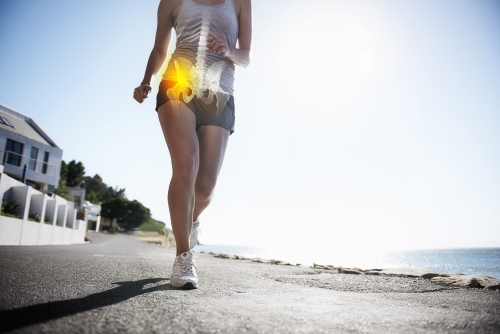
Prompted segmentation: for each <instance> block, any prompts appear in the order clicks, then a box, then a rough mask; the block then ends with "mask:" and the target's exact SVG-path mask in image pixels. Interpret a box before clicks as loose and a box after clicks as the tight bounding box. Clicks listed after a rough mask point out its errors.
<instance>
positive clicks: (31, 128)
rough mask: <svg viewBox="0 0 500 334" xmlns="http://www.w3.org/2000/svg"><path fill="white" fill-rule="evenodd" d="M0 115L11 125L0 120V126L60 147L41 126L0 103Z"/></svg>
mask: <svg viewBox="0 0 500 334" xmlns="http://www.w3.org/2000/svg"><path fill="white" fill-rule="evenodd" d="M0 116H1V117H4V118H6V119H7V120H8V121H9V122H10V123H11V124H12V125H13V127H11V126H8V125H5V124H3V123H2V122H0V128H2V129H5V130H8V131H11V132H14V133H17V134H19V135H21V136H24V137H26V138H29V139H32V140H36V141H37V142H40V143H42V144H45V145H49V146H52V147H56V148H59V149H60V147H59V146H58V145H57V144H56V143H55V142H54V141H53V140H52V138H50V137H49V135H48V134H47V133H46V132H45V131H43V130H42V128H41V127H40V126H39V125H38V124H37V123H36V122H35V121H34V120H33V119H32V118H31V117H29V116H26V115H24V114H22V113H20V112H19V111H16V110H14V109H12V108H10V107H7V106H6V105H4V104H1V103H0Z"/></svg>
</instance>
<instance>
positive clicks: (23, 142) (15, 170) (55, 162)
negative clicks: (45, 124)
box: [0, 104, 63, 192]
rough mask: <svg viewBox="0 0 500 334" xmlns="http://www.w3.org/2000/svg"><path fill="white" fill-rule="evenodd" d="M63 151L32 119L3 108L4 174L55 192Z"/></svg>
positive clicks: (0, 144)
mask: <svg viewBox="0 0 500 334" xmlns="http://www.w3.org/2000/svg"><path fill="white" fill-rule="evenodd" d="M62 154H63V151H62V149H61V148H60V147H59V146H58V145H57V144H56V143H55V142H54V140H52V139H51V138H50V137H49V135H48V134H47V133H46V132H45V131H43V130H42V128H41V127H40V125H38V124H37V123H36V122H35V121H34V120H33V119H32V118H30V117H29V116H26V115H24V114H22V113H20V112H18V111H16V110H14V109H12V108H10V107H7V106H6V105H3V104H0V158H1V159H2V160H1V162H2V165H3V166H4V173H5V174H7V175H9V176H10V177H12V178H14V179H16V180H21V178H22V176H23V169H24V166H25V165H26V184H27V185H31V186H32V187H33V188H35V189H38V190H41V191H44V190H45V191H49V192H52V191H54V188H55V187H57V185H58V183H59V174H60V169H61V161H62Z"/></svg>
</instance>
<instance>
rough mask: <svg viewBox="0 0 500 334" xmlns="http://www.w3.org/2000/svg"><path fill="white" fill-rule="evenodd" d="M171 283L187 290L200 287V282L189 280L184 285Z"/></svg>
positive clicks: (175, 286)
mask: <svg viewBox="0 0 500 334" xmlns="http://www.w3.org/2000/svg"><path fill="white" fill-rule="evenodd" d="M170 285H172V286H173V287H174V288H180V289H186V290H192V289H198V284H196V285H194V284H193V283H191V282H187V283H186V284H184V285H176V284H172V283H170Z"/></svg>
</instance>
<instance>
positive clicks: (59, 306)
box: [0, 278, 177, 333]
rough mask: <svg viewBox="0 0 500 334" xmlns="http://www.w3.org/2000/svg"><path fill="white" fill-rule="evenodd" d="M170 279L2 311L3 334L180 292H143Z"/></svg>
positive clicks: (128, 284)
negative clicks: (132, 300) (154, 294)
mask: <svg viewBox="0 0 500 334" xmlns="http://www.w3.org/2000/svg"><path fill="white" fill-rule="evenodd" d="M167 280H168V279H167V278H150V279H143V280H139V281H131V282H117V283H113V284H117V285H118V286H117V287H116V288H113V289H110V290H107V291H103V292H98V293H94V294H91V295H89V296H87V297H83V298H75V299H69V300H62V301H57V302H50V303H44V304H38V305H32V306H27V307H23V308H18V309H14V310H7V311H0V332H1V333H4V332H7V331H10V330H13V329H17V328H21V327H25V326H29V325H33V324H37V323H41V322H45V321H49V320H54V319H57V318H61V317H65V316H68V315H73V314H77V313H81V312H85V311H89V310H92V309H95V308H99V307H103V306H108V305H113V304H117V303H120V302H122V301H125V300H127V299H130V298H133V297H136V296H139V295H143V294H145V293H150V292H154V291H163V290H177V289H175V288H173V287H172V286H171V285H170V284H162V285H158V286H154V287H151V288H147V289H143V288H144V286H145V285H146V284H153V283H158V282H161V281H167Z"/></svg>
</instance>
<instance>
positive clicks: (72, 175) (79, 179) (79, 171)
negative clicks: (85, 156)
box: [66, 160, 85, 188]
mask: <svg viewBox="0 0 500 334" xmlns="http://www.w3.org/2000/svg"><path fill="white" fill-rule="evenodd" d="M83 175H85V167H84V166H83V164H82V163H81V162H80V161H79V162H76V161H75V160H71V161H70V162H69V164H68V174H67V176H66V186H68V187H76V188H79V187H80V186H81V185H82V184H83Z"/></svg>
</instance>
